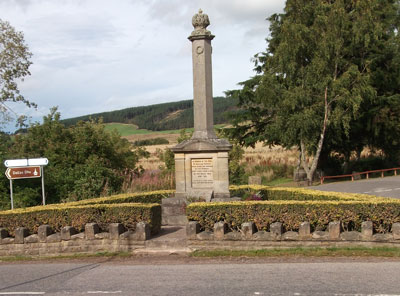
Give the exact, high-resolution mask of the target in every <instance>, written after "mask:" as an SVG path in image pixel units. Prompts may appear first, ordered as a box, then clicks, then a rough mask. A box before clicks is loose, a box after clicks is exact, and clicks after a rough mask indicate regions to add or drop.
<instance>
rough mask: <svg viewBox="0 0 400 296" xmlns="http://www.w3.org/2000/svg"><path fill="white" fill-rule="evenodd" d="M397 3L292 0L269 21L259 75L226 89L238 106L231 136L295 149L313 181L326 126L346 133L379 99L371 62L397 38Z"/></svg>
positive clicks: (247, 142) (258, 61) (385, 0)
mask: <svg viewBox="0 0 400 296" xmlns="http://www.w3.org/2000/svg"><path fill="white" fill-rule="evenodd" d="M397 2H398V1H389V0H382V1H375V0H363V1H357V0H313V1H311V0H288V1H287V2H286V7H285V9H284V13H282V14H275V15H272V16H271V17H270V18H269V19H268V20H269V22H270V37H269V38H268V39H267V42H268V48H267V50H266V51H265V52H263V53H260V54H257V55H256V56H255V59H254V62H255V71H256V73H257V75H256V76H255V77H252V78H251V79H249V80H247V81H245V82H242V83H240V85H241V86H242V88H241V89H240V90H235V91H228V92H227V94H228V95H230V96H233V97H238V98H239V106H240V107H241V113H240V116H237V117H236V118H235V119H234V121H233V123H234V128H232V129H229V130H228V131H227V132H228V134H229V135H230V136H231V137H232V138H235V139H236V140H239V142H240V143H241V144H243V145H247V146H248V145H254V144H255V143H256V142H257V141H262V142H264V143H266V144H267V145H282V146H284V147H286V148H291V147H293V146H297V147H298V148H299V150H300V154H301V156H300V159H301V166H302V167H303V168H304V170H305V171H306V173H307V179H308V181H309V182H312V179H313V176H314V173H315V170H316V169H317V166H318V161H319V157H320V154H321V150H322V148H323V146H324V143H325V142H326V135H327V131H328V129H329V131H330V133H329V134H330V135H335V134H337V135H339V134H340V135H342V134H344V135H345V136H346V137H349V135H350V130H351V123H352V122H353V121H354V120H356V119H357V118H359V116H360V107H361V106H362V105H363V103H364V102H373V101H374V100H375V99H376V97H377V88H376V86H375V85H374V81H373V79H372V77H373V70H374V69H373V68H372V67H371V65H372V64H374V60H375V59H377V56H379V53H380V51H382V50H383V48H384V47H385V44H386V43H387V42H390V41H392V42H397V41H395V40H396V39H397V32H398V26H397V23H398V6H397V5H398V3H397ZM392 58H397V59H398V54H397V53H394V57H392Z"/></svg>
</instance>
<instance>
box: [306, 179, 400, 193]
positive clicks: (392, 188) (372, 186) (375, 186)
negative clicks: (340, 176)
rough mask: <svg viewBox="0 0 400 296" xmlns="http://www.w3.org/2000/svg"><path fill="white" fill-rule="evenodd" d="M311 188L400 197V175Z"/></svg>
mask: <svg viewBox="0 0 400 296" xmlns="http://www.w3.org/2000/svg"><path fill="white" fill-rule="evenodd" d="M310 188H311V189H316V190H323V191H337V192H351V193H365V194H371V195H377V196H383V197H393V198H400V176H396V177H395V176H393V177H385V178H374V179H369V180H359V181H354V182H351V181H345V182H334V183H329V184H324V185H319V186H313V187H310Z"/></svg>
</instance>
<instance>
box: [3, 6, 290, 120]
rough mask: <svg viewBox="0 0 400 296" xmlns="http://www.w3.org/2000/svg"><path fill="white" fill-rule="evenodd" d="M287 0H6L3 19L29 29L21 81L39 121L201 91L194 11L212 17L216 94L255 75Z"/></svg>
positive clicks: (16, 108) (19, 110) (20, 109)
mask: <svg viewBox="0 0 400 296" xmlns="http://www.w3.org/2000/svg"><path fill="white" fill-rule="evenodd" d="M284 4H285V1H284V0H113V1H111V0H1V1H0V19H2V20H3V21H8V22H9V23H10V24H11V25H12V26H13V27H14V28H15V29H16V30H17V31H22V32H23V34H24V36H25V41H26V44H27V45H28V47H29V49H30V51H31V52H32V53H33V56H32V59H31V61H32V62H33V64H32V66H31V67H30V72H31V75H30V76H29V77H27V78H25V80H24V81H23V82H20V83H19V88H20V90H21V93H22V94H23V95H24V97H25V98H26V99H28V100H31V101H33V102H35V103H37V105H38V108H37V109H36V110H35V109H28V108H27V107H25V106H23V105H21V104H9V107H10V108H11V109H12V110H13V112H14V113H16V114H18V115H22V114H25V115H28V116H30V117H31V118H32V121H38V120H40V119H41V118H42V117H43V116H45V115H47V114H48V113H49V109H50V108H51V107H54V106H58V110H59V111H60V113H61V117H62V118H71V117H76V116H81V115H87V114H92V113H98V112H104V111H113V110H118V109H123V108H128V107H136V106H145V105H152V104H158V103H166V102H174V101H179V100H189V99H193V84H192V60H191V42H190V41H189V40H188V39H187V37H188V36H189V35H190V33H191V32H192V31H193V27H192V24H191V20H192V16H193V15H194V14H195V13H197V12H198V10H199V9H200V8H201V9H202V10H203V12H204V13H205V14H207V15H208V16H209V19H210V23H211V24H210V26H209V27H208V28H207V29H208V30H210V31H211V32H212V34H213V35H215V36H216V37H215V38H214V40H213V41H212V46H213V56H212V64H213V95H214V96H221V95H224V91H226V90H229V89H236V88H238V85H237V84H238V83H239V82H241V81H244V80H247V79H248V78H250V77H251V76H253V75H254V72H253V67H254V65H253V63H252V61H251V59H252V57H253V56H254V55H255V54H256V53H258V52H261V51H264V50H265V49H266V46H267V44H266V41H265V39H266V38H267V37H268V26H269V24H268V21H267V20H266V18H267V17H268V16H270V15H272V14H273V13H280V12H282V11H283V7H284Z"/></svg>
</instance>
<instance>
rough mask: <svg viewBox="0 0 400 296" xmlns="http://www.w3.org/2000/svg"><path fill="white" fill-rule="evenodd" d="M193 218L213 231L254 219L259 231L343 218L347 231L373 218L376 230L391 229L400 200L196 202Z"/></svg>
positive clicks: (319, 226)
mask: <svg viewBox="0 0 400 296" xmlns="http://www.w3.org/2000/svg"><path fill="white" fill-rule="evenodd" d="M186 214H187V216H188V220H189V221H198V222H199V223H200V227H201V228H202V229H206V230H211V229H213V227H214V224H215V223H216V222H219V221H223V222H226V223H227V224H228V227H230V228H231V229H233V230H237V229H239V228H240V226H241V224H242V223H245V222H254V223H255V225H256V227H257V229H258V230H269V226H270V225H271V223H274V222H281V223H283V227H284V229H285V230H286V231H291V230H292V231H298V229H299V226H300V223H302V222H304V221H309V222H310V223H311V228H312V230H313V231H315V230H325V229H326V228H327V226H328V224H329V222H332V221H341V223H342V227H343V229H344V230H346V231H351V230H356V231H360V230H361V223H362V222H363V221H372V222H373V225H374V229H375V231H376V232H379V233H385V232H389V231H390V228H391V225H392V224H393V223H396V222H400V201H398V200H389V199H386V200H380V199H376V200H374V201H373V202H370V201H294V200H292V201H247V202H230V203H192V204H190V205H188V207H187V208H186Z"/></svg>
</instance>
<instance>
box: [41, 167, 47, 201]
mask: <svg viewBox="0 0 400 296" xmlns="http://www.w3.org/2000/svg"><path fill="white" fill-rule="evenodd" d="M40 171H41V173H42V197H43V205H44V206H45V205H46V196H45V194H44V172H43V166H40Z"/></svg>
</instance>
